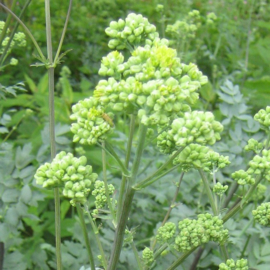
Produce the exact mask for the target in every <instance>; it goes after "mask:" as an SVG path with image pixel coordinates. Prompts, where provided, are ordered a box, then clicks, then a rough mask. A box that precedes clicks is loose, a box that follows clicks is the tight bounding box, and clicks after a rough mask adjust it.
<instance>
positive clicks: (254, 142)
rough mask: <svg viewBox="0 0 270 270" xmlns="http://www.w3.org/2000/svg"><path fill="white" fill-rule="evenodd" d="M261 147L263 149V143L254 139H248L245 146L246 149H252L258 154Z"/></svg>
mask: <svg viewBox="0 0 270 270" xmlns="http://www.w3.org/2000/svg"><path fill="white" fill-rule="evenodd" d="M262 149H263V144H262V143H260V142H258V141H257V140H255V139H249V140H248V144H247V145H246V146H245V150H246V151H253V152H255V153H256V154H259V153H260V151H261V150H262Z"/></svg>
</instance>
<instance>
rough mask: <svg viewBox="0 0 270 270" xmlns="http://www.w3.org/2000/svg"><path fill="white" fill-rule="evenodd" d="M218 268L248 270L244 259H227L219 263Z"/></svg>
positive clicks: (221, 269)
mask: <svg viewBox="0 0 270 270" xmlns="http://www.w3.org/2000/svg"><path fill="white" fill-rule="evenodd" d="M218 269H219V270H248V262H247V260H246V259H241V260H237V261H236V262H235V261H234V260H233V259H228V260H227V261H226V263H221V264H220V265H219V268H218Z"/></svg>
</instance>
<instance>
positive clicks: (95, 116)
mask: <svg viewBox="0 0 270 270" xmlns="http://www.w3.org/2000/svg"><path fill="white" fill-rule="evenodd" d="M72 111H73V114H72V115H71V116H70V119H71V120H74V121H77V122H76V123H73V124H72V125H71V131H72V132H73V133H74V134H75V135H74V138H73V141H74V142H80V143H81V144H89V145H92V144H96V143H97V142H98V140H102V139H105V134H106V133H107V132H108V131H109V130H110V129H111V128H112V126H113V123H112V120H111V118H110V116H108V115H107V114H105V113H104V111H103V110H102V109H101V108H100V107H98V106H97V102H96V100H95V99H94V98H92V97H90V98H87V99H84V100H81V101H79V102H78V103H77V104H75V105H74V106H73V107H72Z"/></svg>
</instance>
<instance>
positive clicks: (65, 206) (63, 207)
mask: <svg viewBox="0 0 270 270" xmlns="http://www.w3.org/2000/svg"><path fill="white" fill-rule="evenodd" d="M69 209H70V202H69V201H67V200H65V201H63V202H62V203H61V219H64V218H65V216H66V213H67V211H68V210H69Z"/></svg>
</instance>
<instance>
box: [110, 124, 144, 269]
mask: <svg viewBox="0 0 270 270" xmlns="http://www.w3.org/2000/svg"><path fill="white" fill-rule="evenodd" d="M146 132H147V127H146V126H144V125H142V124H141V126H140V131H139V139H138V146H137V151H136V154H135V159H134V162H133V165H132V174H131V178H130V180H129V183H128V187H127V191H126V194H125V198H124V203H123V208H122V210H121V215H120V219H119V223H118V224H117V228H116V233H115V238H114V243H113V247H112V252H111V257H110V261H109V266H108V270H115V269H116V266H117V263H118V260H119V256H120V253H121V248H122V245H123V240H124V235H125V228H126V224H127V220H128V216H129V213H130V209H131V204H132V200H133V197H134V194H135V189H133V188H132V187H131V186H132V183H134V181H135V180H136V176H137V173H138V169H139V166H140V161H141V156H142V153H143V149H144V143H145V137H146Z"/></svg>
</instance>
